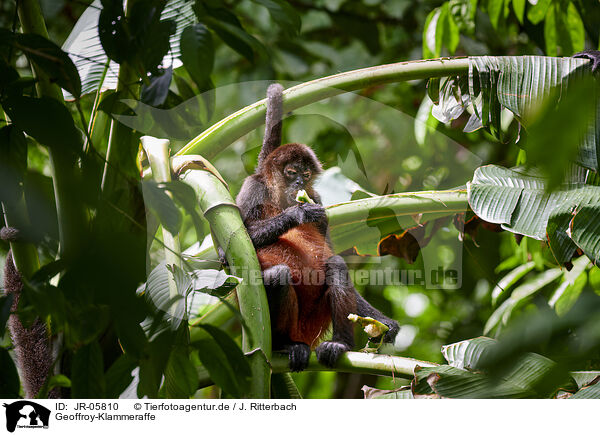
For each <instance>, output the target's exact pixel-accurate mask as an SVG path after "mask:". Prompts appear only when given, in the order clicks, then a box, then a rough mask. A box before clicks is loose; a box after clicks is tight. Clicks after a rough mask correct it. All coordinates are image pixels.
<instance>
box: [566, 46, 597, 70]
mask: <svg viewBox="0 0 600 435" xmlns="http://www.w3.org/2000/svg"><path fill="white" fill-rule="evenodd" d="M573 57H577V58H582V59H588V60H589V61H590V63H591V64H592V71H593V72H597V71H598V70H599V69H600V51H598V50H584V51H580V52H579V53H575V54H574V55H573Z"/></svg>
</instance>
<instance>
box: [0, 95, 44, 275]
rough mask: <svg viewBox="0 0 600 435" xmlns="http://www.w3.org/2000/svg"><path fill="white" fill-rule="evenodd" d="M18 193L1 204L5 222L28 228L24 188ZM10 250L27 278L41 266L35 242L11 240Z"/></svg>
mask: <svg viewBox="0 0 600 435" xmlns="http://www.w3.org/2000/svg"><path fill="white" fill-rule="evenodd" d="M0 121H4V122H6V116H5V114H4V110H2V107H1V106H0ZM18 195H19V197H18V199H17V200H16V201H15V202H14V203H12V202H11V203H9V202H3V203H2V204H0V205H1V206H2V211H3V214H4V223H5V225H6V226H7V227H16V228H27V227H28V226H29V224H30V222H29V214H28V212H27V204H26V203H25V195H24V194H23V190H22V189H21V191H20V192H18ZM10 250H11V252H12V257H13V261H14V262H15V266H16V267H17V270H18V271H19V272H20V273H21V275H22V276H24V277H25V278H29V277H31V275H33V273H34V272H35V271H36V270H38V269H39V268H40V258H39V256H38V252H37V249H36V247H35V245H34V244H33V243H24V242H20V243H13V242H11V243H10Z"/></svg>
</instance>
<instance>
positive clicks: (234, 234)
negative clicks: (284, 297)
mask: <svg viewBox="0 0 600 435" xmlns="http://www.w3.org/2000/svg"><path fill="white" fill-rule="evenodd" d="M180 180H181V181H183V182H185V183H188V184H189V185H190V186H192V187H193V188H194V190H195V191H196V195H197V197H198V202H199V204H200V209H201V210H202V211H203V212H204V216H205V217H206V219H207V220H208V222H209V224H210V228H211V231H212V233H213V238H214V239H215V242H216V243H217V244H218V245H219V246H221V247H223V249H224V251H225V255H226V257H227V261H228V263H229V266H230V269H231V273H232V274H234V275H236V276H239V277H242V278H243V280H242V282H241V283H240V285H238V287H237V290H236V291H237V298H238V302H239V308H240V313H241V315H242V317H243V319H244V322H245V325H246V328H244V331H243V334H242V350H243V351H244V353H246V354H247V355H248V356H249V359H250V367H251V370H252V386H251V389H250V391H249V396H250V397H253V398H268V397H269V394H270V389H271V368H270V366H269V361H270V359H271V321H270V318H269V306H268V303H267V296H266V293H265V290H264V287H263V284H262V279H261V276H260V266H259V264H258V259H257V258H256V251H255V250H254V246H253V245H252V241H251V240H250V237H249V236H248V233H247V232H246V228H245V227H244V223H243V222H242V218H241V216H240V212H239V210H238V209H237V207H236V206H235V202H234V201H233V198H232V197H231V194H230V193H229V191H228V190H227V187H226V186H225V185H224V184H223V183H222V182H221V181H220V180H219V179H218V178H217V177H216V176H215V175H213V174H212V173H211V172H209V171H205V170H188V171H186V172H185V173H184V174H183V175H182V176H181V177H180Z"/></svg>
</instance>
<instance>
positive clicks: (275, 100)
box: [258, 83, 283, 171]
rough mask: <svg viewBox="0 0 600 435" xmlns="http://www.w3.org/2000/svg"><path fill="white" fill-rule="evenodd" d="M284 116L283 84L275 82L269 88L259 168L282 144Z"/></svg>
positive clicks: (259, 168)
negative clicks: (282, 119)
mask: <svg viewBox="0 0 600 435" xmlns="http://www.w3.org/2000/svg"><path fill="white" fill-rule="evenodd" d="M282 116H283V86H281V85H280V84H279V83H274V84H272V85H271V86H269V88H268V89H267V115H266V119H265V137H264V138H263V145H262V148H261V150H260V154H259V155H258V170H259V171H260V170H261V169H262V165H263V162H264V161H265V159H266V158H267V156H268V155H269V154H271V153H272V152H273V151H274V150H275V149H276V148H277V147H278V146H279V145H281V118H282Z"/></svg>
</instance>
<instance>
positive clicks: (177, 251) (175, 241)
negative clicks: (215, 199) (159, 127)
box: [140, 136, 181, 316]
mask: <svg viewBox="0 0 600 435" xmlns="http://www.w3.org/2000/svg"><path fill="white" fill-rule="evenodd" d="M140 142H141V143H142V147H143V148H144V151H145V153H146V155H147V156H148V161H149V162H150V167H151V168H152V177H153V178H154V181H156V182H157V183H166V182H169V181H171V160H170V159H169V152H170V150H169V144H170V142H169V140H168V139H157V138H155V137H152V136H142V137H141V138H140ZM167 195H169V196H172V195H171V193H170V192H167ZM162 235H163V242H164V244H165V260H166V263H167V264H174V265H176V266H177V267H179V268H181V244H180V243H179V234H171V232H169V230H167V229H166V228H165V227H164V226H163V227H162ZM168 277H169V298H170V299H171V300H173V299H174V298H175V297H176V296H177V295H178V293H177V284H176V283H175V278H174V277H173V275H172V274H171V273H169V274H168ZM176 309H177V305H176V304H174V305H172V306H171V308H170V310H171V314H172V315H173V316H174V315H175V311H176Z"/></svg>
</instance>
